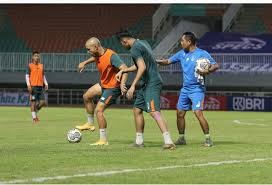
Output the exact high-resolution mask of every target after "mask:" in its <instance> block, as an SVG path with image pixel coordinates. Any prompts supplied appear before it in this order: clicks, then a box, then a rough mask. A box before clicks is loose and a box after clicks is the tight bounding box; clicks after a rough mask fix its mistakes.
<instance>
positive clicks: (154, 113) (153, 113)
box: [149, 112, 161, 120]
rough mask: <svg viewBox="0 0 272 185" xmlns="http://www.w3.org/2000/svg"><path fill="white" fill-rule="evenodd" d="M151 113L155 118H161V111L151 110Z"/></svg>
mask: <svg viewBox="0 0 272 185" xmlns="http://www.w3.org/2000/svg"><path fill="white" fill-rule="evenodd" d="M149 115H150V116H151V117H152V118H153V119H155V120H159V119H161V113H160V112H150V113H149Z"/></svg>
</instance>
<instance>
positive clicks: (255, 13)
mask: <svg viewBox="0 0 272 185" xmlns="http://www.w3.org/2000/svg"><path fill="white" fill-rule="evenodd" d="M271 8H272V5H270V4H268V5H262V4H258V5H254V6H251V5H243V8H242V13H241V15H240V16H239V18H238V20H237V22H236V24H235V25H233V27H232V29H231V32H237V33H255V34H256V33H271V32H272V25H271V20H270V17H271V16H272V12H271ZM257 17H258V19H257Z"/></svg>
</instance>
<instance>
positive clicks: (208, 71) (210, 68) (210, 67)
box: [197, 63, 219, 76]
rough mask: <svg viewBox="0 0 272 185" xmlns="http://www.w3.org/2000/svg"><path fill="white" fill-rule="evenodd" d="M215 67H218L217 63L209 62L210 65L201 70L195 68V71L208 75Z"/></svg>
mask: <svg viewBox="0 0 272 185" xmlns="http://www.w3.org/2000/svg"><path fill="white" fill-rule="evenodd" d="M217 69H219V65H218V64H217V63H216V64H210V66H209V68H208V69H207V70H203V71H200V70H197V73H198V74H200V75H203V76H204V75H208V74H210V73H213V72H215V71H216V70H217Z"/></svg>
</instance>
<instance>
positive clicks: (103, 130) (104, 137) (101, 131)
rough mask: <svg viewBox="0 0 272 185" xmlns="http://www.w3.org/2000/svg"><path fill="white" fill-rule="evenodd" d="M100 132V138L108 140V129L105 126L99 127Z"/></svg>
mask: <svg viewBox="0 0 272 185" xmlns="http://www.w3.org/2000/svg"><path fill="white" fill-rule="evenodd" d="M99 133H100V140H104V141H106V140H107V136H106V129H105V128H102V129H99Z"/></svg>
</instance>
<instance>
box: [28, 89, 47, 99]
mask: <svg viewBox="0 0 272 185" xmlns="http://www.w3.org/2000/svg"><path fill="white" fill-rule="evenodd" d="M40 100H45V98H44V90H43V87H42V86H33V87H32V92H31V94H30V101H40Z"/></svg>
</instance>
